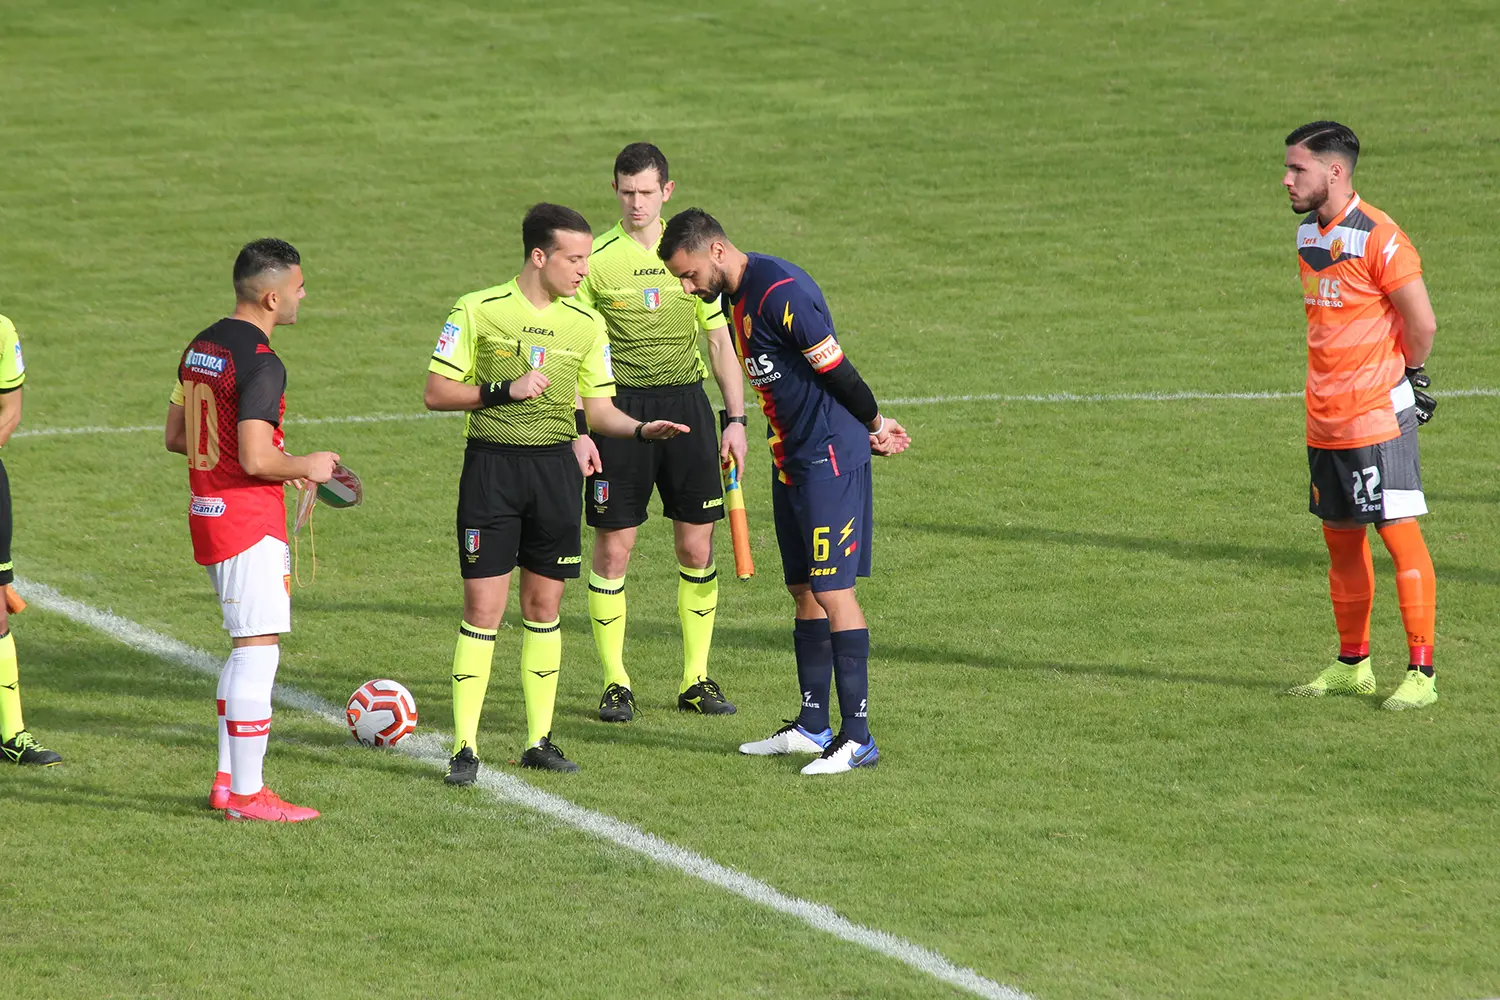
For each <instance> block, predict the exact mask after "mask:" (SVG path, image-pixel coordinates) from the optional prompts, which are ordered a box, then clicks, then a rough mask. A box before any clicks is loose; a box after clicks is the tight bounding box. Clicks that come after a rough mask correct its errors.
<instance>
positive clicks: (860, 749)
mask: <svg viewBox="0 0 1500 1000" xmlns="http://www.w3.org/2000/svg"><path fill="white" fill-rule="evenodd" d="M879 761H880V750H879V749H878V748H877V747H876V746H875V740H874V738H873V737H872V738H871V740H870V742H868V743H856V742H854V740H852V739H850V738H849V737H847V736H845V735H844V734H843V733H839V735H838V736H836V737H835V738H834V740H833V742H832V743H829V744H828V746H827V747H825V748H824V750H823V754H822V756H820V757H819V758H818V759H817V760H815V761H813V762H812V763H811V764H809V765H807V766H806V767H804V768H803V769H802V773H803V774H843V773H844V772H845V771H852V770H854V769H855V768H856V767H874V766H875V765H876V764H877V763H878V762H879Z"/></svg>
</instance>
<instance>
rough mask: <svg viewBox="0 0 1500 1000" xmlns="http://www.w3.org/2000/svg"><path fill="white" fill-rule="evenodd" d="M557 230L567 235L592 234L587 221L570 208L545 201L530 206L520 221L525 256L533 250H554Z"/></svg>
mask: <svg viewBox="0 0 1500 1000" xmlns="http://www.w3.org/2000/svg"><path fill="white" fill-rule="evenodd" d="M559 230H562V231H564V232H569V233H592V232H593V230H592V229H590V228H589V220H587V219H585V218H584V217H583V216H581V215H579V214H578V213H577V212H575V211H573V210H572V209H571V208H566V207H564V206H562V205H554V204H552V203H551V202H546V201H543V202H539V203H538V204H535V205H532V206H531V210H530V211H528V212H527V213H526V218H524V219H522V220H521V242H522V243H523V244H525V247H526V256H528V257H530V256H531V251H533V250H541V251H543V252H544V253H551V252H552V251H554V250H556V249H557V233H558V231H559Z"/></svg>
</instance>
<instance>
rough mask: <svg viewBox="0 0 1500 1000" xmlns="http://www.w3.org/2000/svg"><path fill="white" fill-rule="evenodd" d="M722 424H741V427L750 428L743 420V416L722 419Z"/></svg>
mask: <svg viewBox="0 0 1500 1000" xmlns="http://www.w3.org/2000/svg"><path fill="white" fill-rule="evenodd" d="M724 422H725V423H726V424H741V425H744V426H746V427H748V426H750V425H749V423H748V422H747V421H746V420H745V418H744V417H743V416H738V417H725V418H724Z"/></svg>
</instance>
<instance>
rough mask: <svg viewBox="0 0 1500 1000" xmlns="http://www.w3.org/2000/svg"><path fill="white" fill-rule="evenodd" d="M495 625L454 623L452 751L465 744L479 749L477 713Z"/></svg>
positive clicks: (481, 703)
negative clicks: (457, 625) (456, 635)
mask: <svg viewBox="0 0 1500 1000" xmlns="http://www.w3.org/2000/svg"><path fill="white" fill-rule="evenodd" d="M495 631H496V630H495V629H492V628H479V627H478V626H475V625H470V624H469V623H468V622H464V623H463V624H462V625H460V626H459V627H458V648H457V649H455V650H454V651H453V752H454V753H458V752H459V751H460V750H462V749H463V748H464V744H466V743H467V744H468V745H469V746H470V747H472V748H473V750H474V752H475V753H478V752H479V713H480V711H481V710H482V709H483V708H484V692H485V689H486V688H488V687H489V686H490V664H491V663H492V662H493V661H494V659H495Z"/></svg>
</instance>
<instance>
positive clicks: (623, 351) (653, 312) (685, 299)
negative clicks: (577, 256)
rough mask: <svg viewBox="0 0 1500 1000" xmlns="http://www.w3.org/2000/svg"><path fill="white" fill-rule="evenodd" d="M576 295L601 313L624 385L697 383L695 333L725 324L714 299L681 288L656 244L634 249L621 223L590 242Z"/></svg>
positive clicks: (699, 366)
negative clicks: (591, 246) (590, 250)
mask: <svg viewBox="0 0 1500 1000" xmlns="http://www.w3.org/2000/svg"><path fill="white" fill-rule="evenodd" d="M660 242H661V241H660V239H658V240H657V243H658V244H659V243H660ZM576 300H577V301H579V302H582V303H583V304H584V305H587V306H591V307H593V308H594V309H597V310H598V311H599V313H600V314H601V315H603V317H604V321H605V323H606V324H608V327H609V345H610V349H611V351H612V352H613V360H614V365H615V374H616V376H617V377H618V378H619V381H620V385H621V386H623V387H626V388H629V387H631V386H640V387H648V386H660V385H689V384H691V383H694V382H701V381H703V378H704V376H706V375H707V374H708V370H707V369H706V368H705V367H704V365H703V358H702V357H701V356H700V355H699V354H698V334H699V333H700V332H702V333H707V332H708V331H710V330H716V329H718V328H719V327H721V326H725V325H727V322H726V320H725V319H724V310H723V309H722V308H721V307H720V304H719V303H717V302H716V303H714V304H712V305H710V304H709V303H707V302H704V301H703V300H702V299H700V298H698V297H697V296H695V295H689V294H687V293H686V292H684V291H683V290H682V285H681V283H679V282H678V280H677V279H676V278H674V277H672V275H670V274H669V273H667V269H666V267H665V266H664V265H663V264H662V262H661V260H660V259H658V258H657V256H656V248H655V247H654V246H653V247H652V248H651V249H650V250H647V249H645V248H644V247H642V246H641V245H640V244H639V243H637V242H636V241H635V240H633V239H631V237H630V234H628V233H627V232H625V227H624V225H623V224H621V223H615V227H614V228H613V229H611V230H610V231H609V232H607V233H605V234H604V235H602V236H600V237H598V238H597V239H595V240H594V252H593V254H592V255H590V257H589V274H588V277H586V278H584V279H583V284H582V285H580V286H579V287H578V295H577V296H576Z"/></svg>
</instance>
